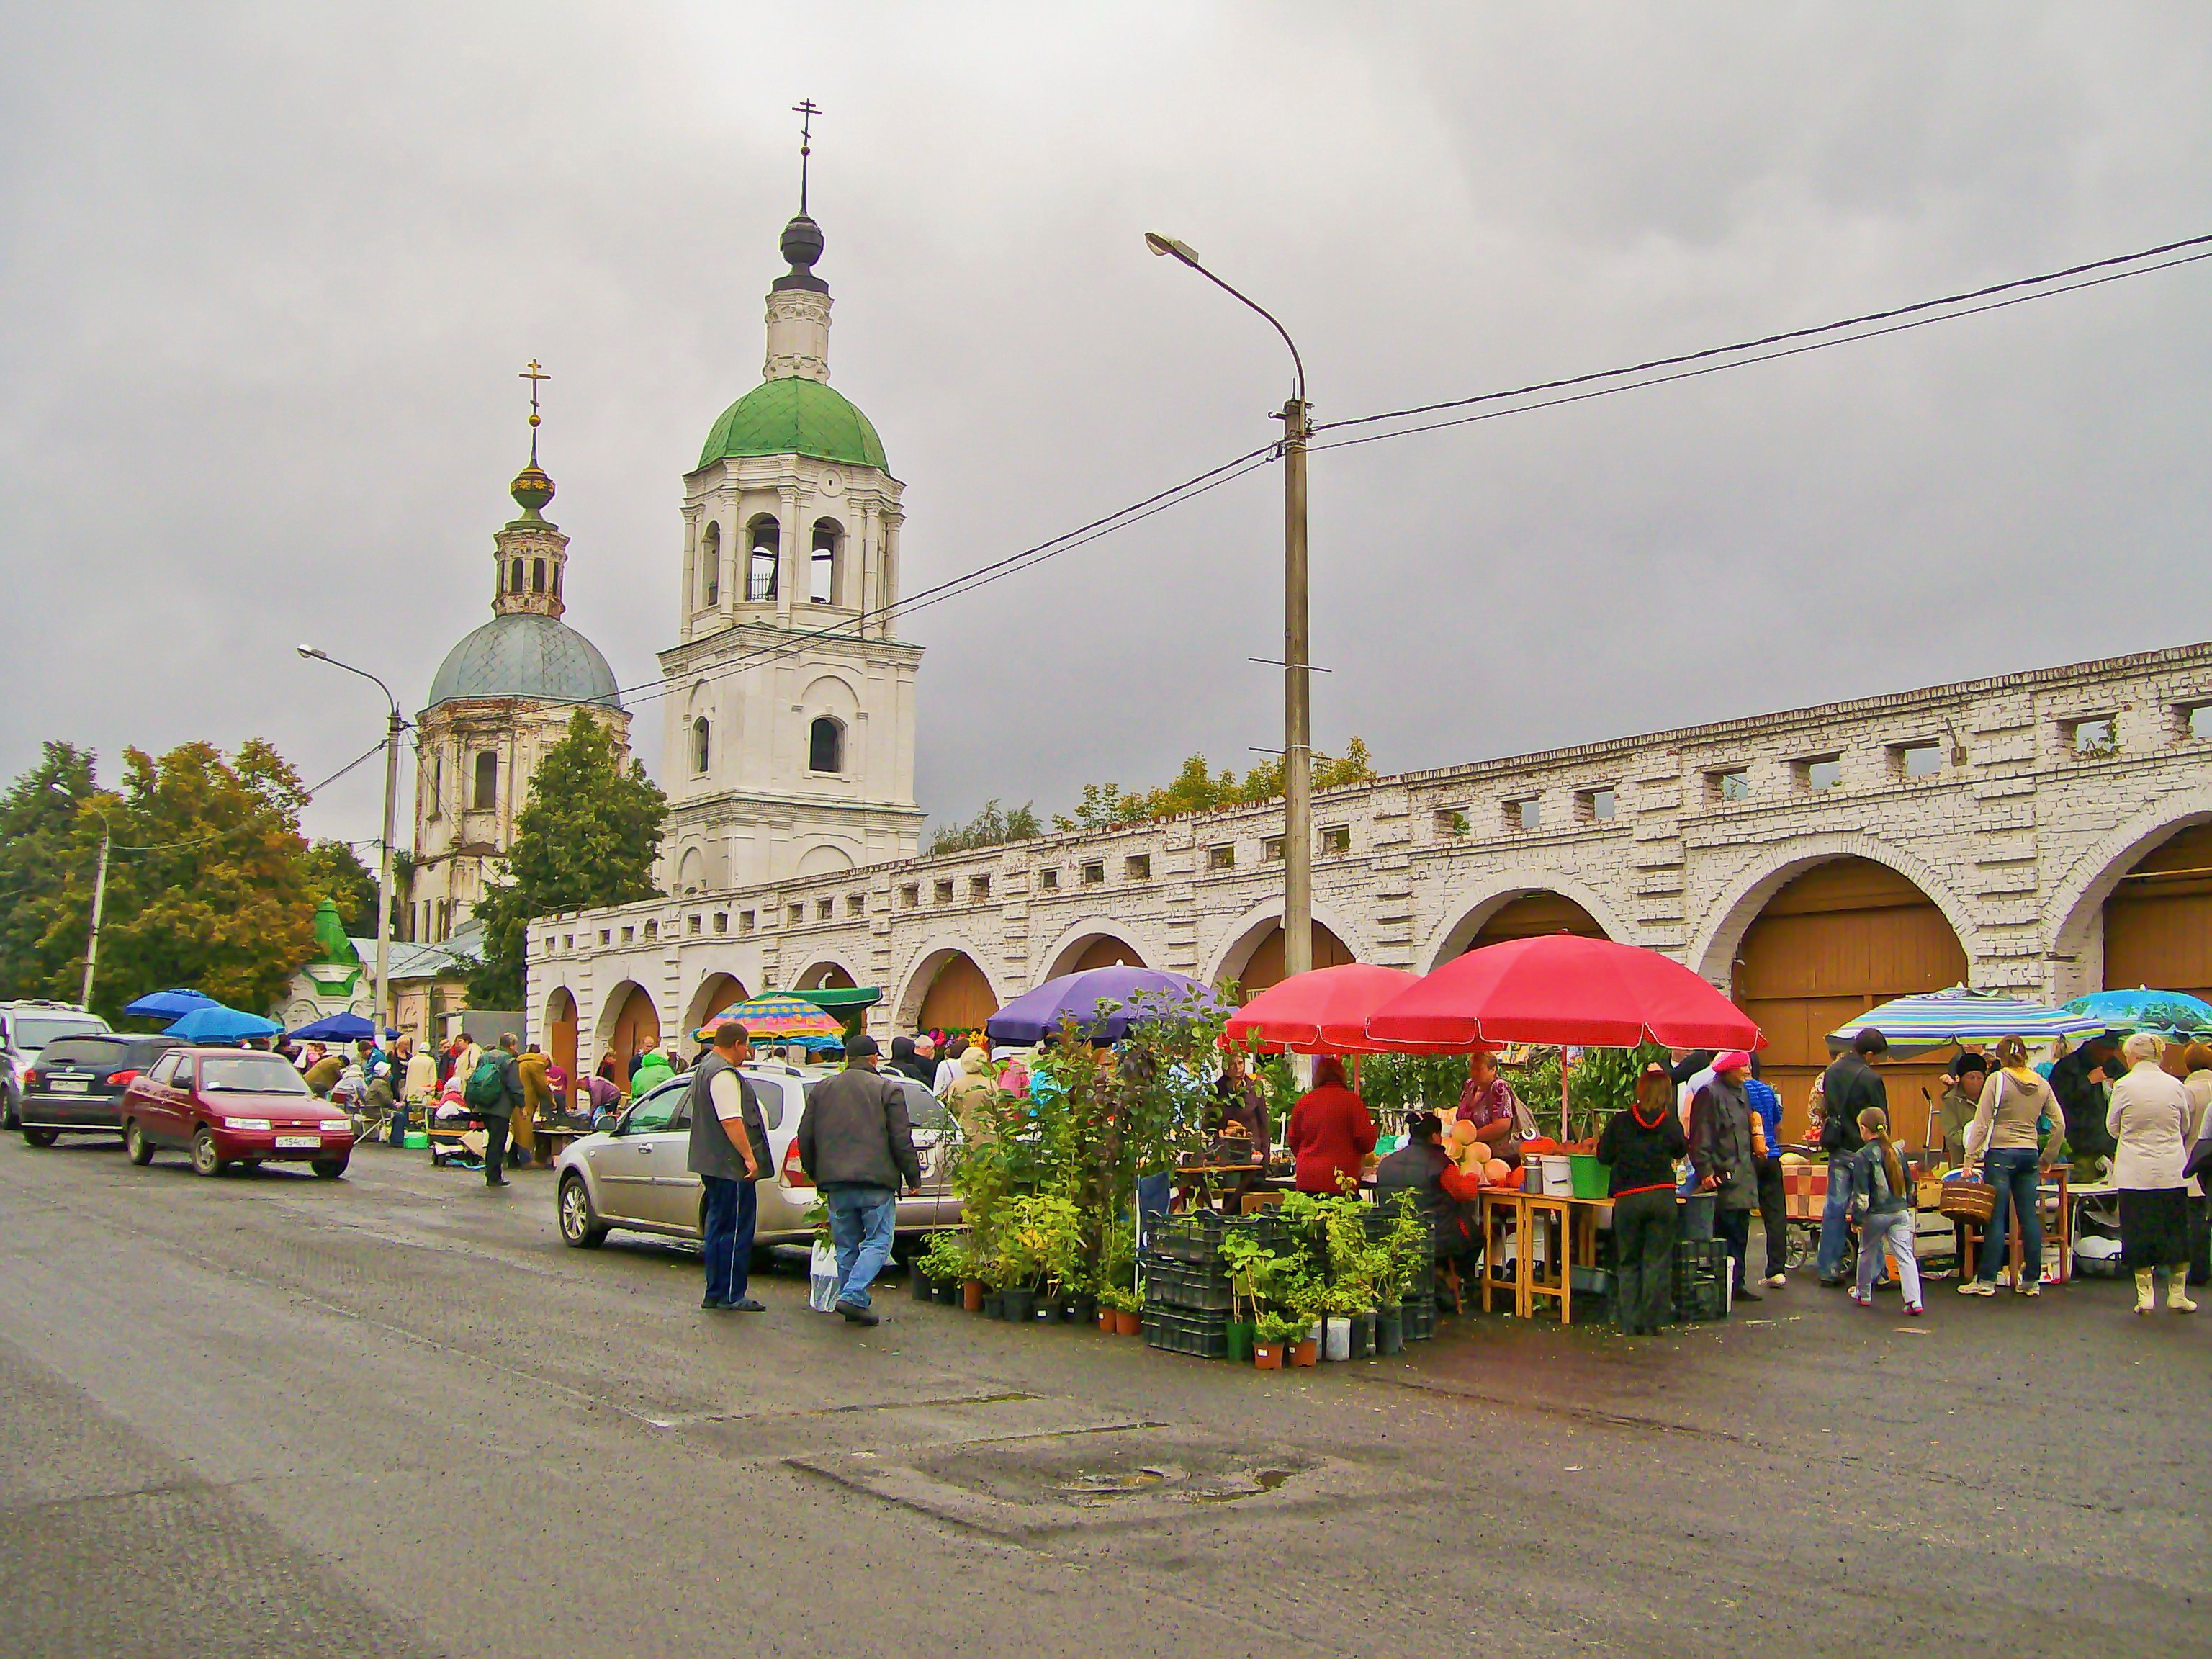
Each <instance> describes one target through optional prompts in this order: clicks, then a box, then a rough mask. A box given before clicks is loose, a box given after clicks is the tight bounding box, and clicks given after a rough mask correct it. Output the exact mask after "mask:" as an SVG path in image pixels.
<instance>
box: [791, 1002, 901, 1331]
mask: <svg viewBox="0 0 2212 1659" xmlns="http://www.w3.org/2000/svg"><path fill="white" fill-rule="evenodd" d="M878 1052H879V1051H878V1048H877V1047H876V1040H875V1039H874V1038H873V1037H872V1036H868V1035H867V1034H866V1033H865V1032H863V1033H861V1034H860V1036H855V1037H854V1039H853V1040H852V1041H851V1042H848V1043H847V1044H846V1045H845V1069H844V1070H843V1071H842V1072H840V1073H838V1074H837V1075H836V1077H833V1078H831V1079H829V1080H828V1081H827V1082H823V1083H817V1084H816V1085H814V1090H813V1092H812V1093H811V1094H809V1095H808V1096H807V1097H806V1109H805V1111H804V1112H803V1113H801V1114H800V1115H799V1167H800V1168H801V1169H803V1170H805V1171H806V1174H807V1176H808V1178H809V1179H810V1180H811V1181H812V1182H814V1184H815V1185H816V1186H817V1187H819V1188H821V1189H822V1195H823V1199H824V1200H826V1201H827V1202H828V1204H829V1234H830V1237H831V1238H832V1239H833V1240H834V1241H835V1242H836V1246H837V1311H838V1312H839V1313H841V1314H842V1315H844V1316H845V1317H846V1318H847V1319H848V1320H850V1321H851V1322H853V1323H854V1324H855V1325H873V1324H876V1323H878V1319H877V1317H876V1316H875V1314H874V1313H873V1312H872V1311H871V1310H870V1309H869V1307H868V1286H869V1285H872V1284H873V1283H874V1282H875V1278H876V1275H877V1274H878V1273H881V1272H882V1271H883V1269H884V1262H885V1261H889V1260H890V1253H891V1241H892V1239H893V1237H895V1236H896V1233H897V1231H898V1189H899V1183H900V1182H901V1181H902V1180H903V1181H904V1182H905V1183H906V1185H907V1186H908V1188H911V1189H913V1190H915V1191H919V1190H920V1189H921V1158H919V1157H918V1156H916V1154H915V1150H914V1132H913V1129H912V1127H911V1126H910V1125H909V1124H908V1121H907V1113H906V1093H905V1091H903V1090H902V1088H901V1087H900V1086H899V1085H898V1084H896V1083H895V1082H893V1081H892V1080H891V1079H889V1078H887V1077H883V1076H879V1075H878V1073H877V1071H876V1055H877V1054H878Z"/></svg>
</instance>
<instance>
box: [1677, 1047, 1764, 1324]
mask: <svg viewBox="0 0 2212 1659" xmlns="http://www.w3.org/2000/svg"><path fill="white" fill-rule="evenodd" d="M1750 1075H1751V1056H1750V1055H1749V1054H1746V1053H1744V1052H1743V1050H1742V1049H1741V1048H1736V1049H1731V1050H1730V1051H1729V1053H1727V1054H1722V1055H1720V1056H1718V1057H1717V1058H1716V1059H1715V1060H1714V1061H1713V1077H1712V1081H1711V1082H1710V1083H1708V1084H1706V1085H1705V1087H1704V1088H1702V1089H1700V1090H1699V1091H1698V1094H1697V1097H1696V1098H1695V1099H1694V1100H1692V1102H1691V1103H1690V1137H1689V1138H1690V1164H1691V1167H1692V1169H1694V1170H1696V1171H1697V1175H1698V1189H1699V1191H1700V1192H1710V1193H1711V1194H1713V1196H1714V1205H1715V1207H1714V1214H1713V1231H1716V1232H1717V1233H1718V1234H1719V1235H1720V1236H1721V1237H1722V1238H1723V1239H1724V1240H1725V1241H1727V1243H1728V1256H1729V1273H1730V1275H1731V1276H1732V1277H1733V1278H1734V1279H1735V1297H1736V1299H1737V1300H1738V1301H1741V1302H1757V1301H1759V1300H1760V1299H1761V1298H1760V1297H1759V1292H1758V1291H1754V1290H1753V1289H1752V1288H1751V1286H1750V1285H1748V1284H1747V1283H1746V1282H1745V1279H1744V1257H1745V1255H1747V1253H1748V1251H1749V1249H1750V1247H1751V1212H1753V1210H1755V1209H1757V1208H1758V1207H1759V1142H1758V1140H1757V1139H1756V1132H1755V1131H1754V1130H1753V1127H1752V1121H1753V1119H1752V1110H1751V1097H1750V1096H1749V1095H1748V1094H1747V1093H1746V1092H1745V1091H1744V1086H1743V1085H1744V1079H1747V1078H1748V1077H1749V1076H1750Z"/></svg>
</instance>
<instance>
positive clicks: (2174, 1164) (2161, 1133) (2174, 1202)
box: [2105, 1031, 2197, 1314]
mask: <svg viewBox="0 0 2212 1659" xmlns="http://www.w3.org/2000/svg"><path fill="white" fill-rule="evenodd" d="M2165 1046H2166V1044H2165V1042H2164V1040H2163V1039H2161V1038H2160V1036H2158V1035H2157V1034H2156V1033H2154V1032H2151V1031H2137V1032H2136V1034H2135V1035H2134V1036H2131V1037H2130V1038H2129V1039H2128V1040H2127V1042H2125V1043H2124V1044H2122V1045H2121V1048H2120V1053H2121V1054H2122V1055H2123V1056H2124V1058H2125V1060H2126V1062H2127V1067H2128V1069H2127V1073H2126V1074H2125V1075H2124V1076H2123V1077H2122V1078H2121V1079H2119V1080H2118V1082H2116V1083H2115V1084H2113V1085H2112V1104H2111V1105H2110V1106H2109V1107H2107V1108H2106V1113H2105V1127H2106V1130H2108V1131H2109V1132H2110V1133H2111V1134H2112V1139H2113V1140H2114V1142H2115V1143H2116V1145H2115V1146H2114V1147H2113V1151H2112V1184H2113V1185H2114V1186H2116V1187H2118V1188H2119V1189H2120V1255H2121V1259H2122V1260H2123V1261H2125V1262H2126V1263H2127V1264H2128V1266H2129V1267H2131V1268H2133V1269H2134V1270H2135V1275H2136V1312H2137V1313H2139V1314H2148V1313H2154V1312H2156V1311H2157V1309H2158V1303H2157V1297H2156V1291H2157V1280H2158V1276H2159V1275H2160V1274H2161V1273H2163V1274H2164V1275H2165V1276H2166V1306H2167V1307H2169V1308H2171V1309H2172V1310H2173V1311H2174V1312H2176V1313H2195V1312H2196V1311H2197V1304H2195V1303H2194V1302H2192V1301H2191V1300H2190V1299H2189V1188H2187V1186H2186V1185H2185V1184H2184V1182H2183V1178H2182V1173H2181V1171H2182V1166H2183V1164H2184V1162H2185V1160H2186V1158H2188V1155H2189V1091H2188V1089H2187V1088H2186V1087H2185V1085H2183V1084H2182V1082H2181V1081H2180V1079H2177V1078H2172V1077H2168V1076H2167V1075H2166V1073H2165V1071H2164V1070H2163V1069H2161V1068H2160V1066H2159V1063H2158V1057H2159V1052H2160V1050H2161V1049H2162V1048H2165Z"/></svg>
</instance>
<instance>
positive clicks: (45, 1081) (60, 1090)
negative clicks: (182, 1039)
mask: <svg viewBox="0 0 2212 1659" xmlns="http://www.w3.org/2000/svg"><path fill="white" fill-rule="evenodd" d="M178 1046H179V1045H178V1041H177V1039H176V1038H175V1037H173V1036H131V1035H130V1034H129V1033H127V1032H123V1031H102V1032H100V1033H98V1034H97V1035H94V1036H65V1037H56V1038H55V1039H54V1040H53V1041H52V1042H49V1043H48V1044H47V1045H46V1052H45V1053H43V1054H40V1056H39V1061H38V1064H37V1065H35V1066H32V1067H30V1068H29V1069H28V1070H27V1071H26V1072H25V1073H23V1103H22V1106H21V1115H22V1120H23V1139H26V1140H27V1141H29V1142H30V1143H31V1145H33V1146H52V1145H53V1144H54V1141H55V1140H56V1139H57V1138H58V1137H60V1136H62V1135H65V1134H103V1135H120V1134H121V1133H123V1127H122V1123H121V1121H120V1120H119V1119H118V1115H117V1113H116V1106H117V1103H118V1102H120V1101H121V1100H122V1098H123V1091H125V1089H127V1088H129V1087H130V1086H131V1079H134V1078H136V1077H137V1075H138V1073H141V1072H143V1071H144V1070H145V1069H146V1068H147V1067H148V1066H151V1065H152V1064H153V1063H154V1062H155V1060H159V1059H160V1058H161V1056H162V1055H163V1054H167V1052H168V1051H169V1050H170V1049H172V1048H176V1047H178Z"/></svg>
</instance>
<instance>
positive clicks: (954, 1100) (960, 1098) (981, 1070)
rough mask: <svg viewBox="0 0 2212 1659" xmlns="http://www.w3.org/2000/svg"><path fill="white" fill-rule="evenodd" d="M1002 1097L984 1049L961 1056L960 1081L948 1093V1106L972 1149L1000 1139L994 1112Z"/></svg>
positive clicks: (973, 1049) (962, 1135) (946, 1095)
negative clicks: (999, 1097)
mask: <svg viewBox="0 0 2212 1659" xmlns="http://www.w3.org/2000/svg"><path fill="white" fill-rule="evenodd" d="M998 1096H999V1085H998V1082H997V1080H996V1079H994V1078H993V1077H992V1075H991V1057H990V1056H989V1055H988V1054H985V1053H984V1052H983V1051H982V1050H981V1048H969V1050H968V1052H967V1053H965V1054H962V1055H961V1056H960V1080H959V1081H958V1082H957V1083H955V1084H954V1085H952V1086H951V1088H950V1089H947V1090H946V1091H945V1106H946V1108H947V1109H949V1110H950V1111H951V1114H952V1116H953V1120H954V1121H956V1122H957V1123H958V1124H959V1125H960V1138H961V1139H963V1140H964V1141H966V1142H967V1143H968V1145H969V1146H984V1145H987V1143H989V1142H990V1141H993V1140H994V1139H997V1138H998V1133H999V1131H998V1125H997V1123H996V1122H995V1121H994V1110H993V1109H994V1106H995V1105H996V1103H997V1101H998Z"/></svg>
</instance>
